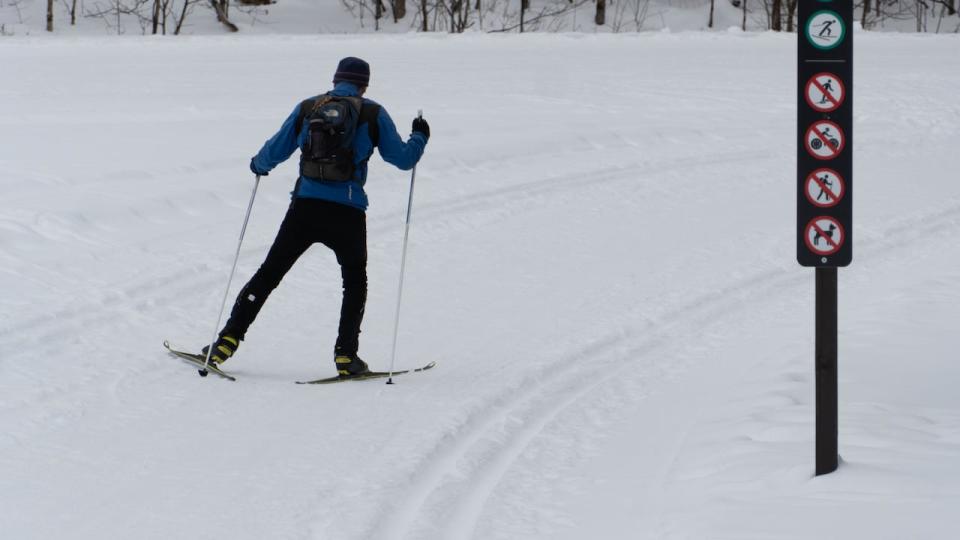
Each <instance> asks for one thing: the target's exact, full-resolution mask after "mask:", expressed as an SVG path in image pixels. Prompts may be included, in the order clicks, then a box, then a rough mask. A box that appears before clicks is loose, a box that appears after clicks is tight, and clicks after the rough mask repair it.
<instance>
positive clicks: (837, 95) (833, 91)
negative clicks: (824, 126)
mask: <svg viewBox="0 0 960 540" xmlns="http://www.w3.org/2000/svg"><path fill="white" fill-rule="evenodd" d="M804 95H805V96H806V98H807V105H810V107H811V108H812V109H813V110H815V111H817V112H822V113H828V112H833V111H835V110H837V109H839V108H840V106H841V105H843V100H844V99H846V97H847V88H846V87H845V86H844V85H843V81H841V80H840V77H837V76H836V75H834V74H833V73H827V72H823V73H817V74H816V75H814V76H813V77H810V80H809V81H807V88H806V91H805V92H804Z"/></svg>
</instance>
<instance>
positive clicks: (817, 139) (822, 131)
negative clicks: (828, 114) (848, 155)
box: [804, 120, 846, 161]
mask: <svg viewBox="0 0 960 540" xmlns="http://www.w3.org/2000/svg"><path fill="white" fill-rule="evenodd" d="M804 142H805V145H806V147H807V152H808V153H809V154H810V155H811V156H813V158H814V159H819V160H821V161H825V160H828V159H834V158H836V157H837V156H839V155H840V153H841V152H843V149H844V147H846V136H845V135H844V134H843V129H841V128H840V125H839V124H837V123H836V122H831V121H830V120H817V121H816V122H814V123H813V125H811V126H810V127H809V128H807V135H806V138H805V141H804Z"/></svg>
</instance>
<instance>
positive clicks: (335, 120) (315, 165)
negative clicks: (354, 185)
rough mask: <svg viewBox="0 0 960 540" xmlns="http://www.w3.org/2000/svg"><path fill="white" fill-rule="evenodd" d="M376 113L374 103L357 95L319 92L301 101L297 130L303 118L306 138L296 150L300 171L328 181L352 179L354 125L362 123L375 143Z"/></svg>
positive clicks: (353, 166)
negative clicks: (312, 97)
mask: <svg viewBox="0 0 960 540" xmlns="http://www.w3.org/2000/svg"><path fill="white" fill-rule="evenodd" d="M378 113H379V107H378V106H377V105H373V104H370V105H367V104H365V103H364V102H363V99H362V98H359V97H336V96H331V95H323V96H320V97H319V98H317V99H308V100H306V101H304V102H303V103H301V104H300V114H299V118H298V121H297V131H298V135H299V131H300V130H301V129H302V128H303V123H304V122H306V123H307V125H306V129H307V139H306V141H305V142H304V145H303V148H302V149H301V154H300V175H301V176H306V177H309V178H315V179H317V180H326V181H332V182H346V181H349V180H352V179H353V175H354V172H355V171H356V166H355V165H354V158H355V156H354V150H353V146H354V138H355V137H356V134H357V127H358V126H359V125H360V124H362V123H366V124H367V126H368V130H369V132H370V139H371V140H372V142H373V145H374V146H377V142H378V141H377V139H378V138H379V137H378V135H379V133H378V130H377V114H378Z"/></svg>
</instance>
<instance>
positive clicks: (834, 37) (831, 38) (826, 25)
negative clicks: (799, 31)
mask: <svg viewBox="0 0 960 540" xmlns="http://www.w3.org/2000/svg"><path fill="white" fill-rule="evenodd" d="M805 32H806V34H807V41H809V42H810V44H811V45H813V46H814V47H816V48H817V49H820V50H821V51H829V50H830V49H834V48H836V47H837V46H839V45H840V44H841V43H843V38H845V37H846V35H847V27H846V26H844V23H843V17H841V16H840V15H838V14H837V13H836V12H834V11H830V10H828V9H825V10H822V11H817V12H816V13H814V14H813V15H810V18H809V19H807V26H806V30H805Z"/></svg>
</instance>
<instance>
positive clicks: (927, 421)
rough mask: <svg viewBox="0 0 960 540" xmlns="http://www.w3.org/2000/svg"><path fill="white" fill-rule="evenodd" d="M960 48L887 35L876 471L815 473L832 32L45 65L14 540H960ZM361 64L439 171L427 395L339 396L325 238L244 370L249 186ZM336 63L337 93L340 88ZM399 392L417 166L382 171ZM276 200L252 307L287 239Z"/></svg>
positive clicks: (426, 330)
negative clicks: (808, 115) (298, 111)
mask: <svg viewBox="0 0 960 540" xmlns="http://www.w3.org/2000/svg"><path fill="white" fill-rule="evenodd" d="M958 46H960V42H958V39H957V38H956V37H929V36H907V35H899V36H890V35H873V34H863V33H860V34H858V43H857V47H858V53H857V64H856V83H857V89H856V92H857V93H856V102H857V110H856V140H855V151H856V158H855V167H856V183H855V184H856V185H855V189H856V193H855V199H854V200H855V208H854V219H855V224H856V229H857V231H856V244H855V246H854V264H853V265H852V266H851V267H850V268H848V269H843V270H841V271H840V310H841V313H840V327H841V335H840V400H841V403H840V406H841V417H840V422H841V424H840V426H841V427H840V445H841V447H840V452H841V455H842V458H843V464H842V465H841V468H840V469H839V470H838V471H837V472H836V473H834V474H832V475H828V476H824V477H819V478H814V477H813V457H814V454H813V450H814V425H813V417H814V415H813V392H814V387H813V377H812V375H813V306H812V304H813V285H814V280H813V272H812V271H811V270H809V269H803V268H800V267H799V266H797V264H796V262H795V261H794V255H795V238H794V230H793V229H794V227H795V217H794V212H795V193H796V192H795V186H794V183H795V175H794V166H795V165H794V162H795V159H794V155H795V148H794V144H795V125H794V123H795V95H794V93H795V75H794V71H795V68H794V65H795V36H792V35H773V34H762V35H743V34H738V33H731V34H724V33H720V34H683V33H681V34H646V35H626V36H582V35H580V36H557V35H535V36H523V37H520V36H479V35H477V36H462V37H460V38H458V39H450V38H449V37H447V36H440V35H424V36H392V37H391V36H373V37H370V36H367V37H357V36H341V37H289V36H272V37H271V36H263V37H253V38H249V37H248V38H247V39H235V38H223V37H187V38H183V39H178V40H176V41H173V40H169V39H137V40H133V39H105V38H97V39H83V40H78V39H72V38H64V39H29V38H28V39H16V40H7V41H4V42H2V46H0V65H2V66H3V67H4V70H3V73H4V76H3V84H2V85H0V197H2V200H3V205H2V206H0V276H2V281H0V283H2V285H3V289H2V290H3V295H2V296H0V531H3V532H2V535H0V536H2V537H3V538H11V539H50V538H58V539H60V538H70V539H87V538H90V539H93V538H140V539H153V538H156V539H169V538H197V539H200V538H202V539H207V538H225V539H226V538H229V539H231V540H239V539H247V538H249V539H262V538H272V539H283V538H291V539H292V538H316V539H338V540H339V539H365V538H373V539H461V538H478V539H481V538H482V539H507V538H509V539H518V538H523V539H583V538H604V539H608V538H609V539H697V540H699V539H737V540H742V539H751V538H756V539H764V540H768V539H774V538H776V539H811V538H822V539H834V538H835V539H845V540H846V539H864V540H867V539H870V540H875V539H890V540H893V539H907V538H909V539H943V540H947V539H952V538H956V536H957V531H958V530H960V517H958V515H957V512H956V508H957V507H958V505H960V397H958V396H960V394H958V392H957V390H956V388H955V386H956V383H957V382H958V381H960V364H958V363H957V362H956V358H955V342H956V336H957V332H956V330H955V326H956V322H957V321H958V320H960V307H958V301H960V284H958V280H960V243H958V242H956V236H957V234H958V233H960V184H958V183H957V182H956V174H957V164H958V161H957V156H956V141H957V140H958V134H960V127H958V126H960V105H958V104H957V102H956V99H955V96H956V88H958V87H960V56H958V55H957V54H956V51H957V50H958ZM346 55H358V56H362V57H364V58H366V59H368V60H369V61H370V62H371V64H372V67H373V77H372V82H371V88H370V94H369V95H370V96H371V97H373V98H374V99H377V100H378V101H380V102H381V103H383V104H384V105H385V106H386V107H387V109H388V110H389V111H390V112H391V114H392V115H393V117H394V118H395V119H396V120H397V124H398V125H400V126H401V127H402V128H403V131H404V132H406V129H407V127H408V126H409V122H410V119H411V118H412V117H413V115H414V114H415V112H416V110H417V109H418V108H423V109H424V110H425V115H426V117H427V118H428V119H429V121H430V123H431V127H432V131H433V140H431V142H430V144H429V146H428V148H427V153H426V155H425V157H424V160H423V161H422V162H421V165H420V167H419V169H418V176H417V180H418V182H417V192H416V202H415V208H414V225H413V228H412V230H411V243H410V251H409V255H408V257H409V258H408V264H407V280H406V288H405V290H404V306H403V319H402V323H401V336H400V349H399V355H398V356H399V358H398V363H399V364H400V365H398V367H400V368H406V367H412V366H415V365H418V364H421V363H423V362H425V361H428V360H437V361H438V362H439V366H438V367H437V368H436V369H435V370H433V371H431V372H429V373H424V374H421V375H415V376H407V377H404V378H398V379H397V383H398V384H396V385H395V386H386V385H384V384H382V383H381V382H365V383H350V384H341V385H335V386H331V387H304V386H297V385H294V384H292V383H293V381H294V380H298V379H304V378H310V377H320V376H329V375H332V374H333V363H332V361H331V358H330V350H331V348H332V342H333V338H334V334H335V331H336V318H337V315H338V311H339V273H338V270H337V267H336V262H335V261H334V259H333V257H332V255H331V254H330V253H328V252H326V251H325V250H323V249H322V248H319V247H318V248H314V249H313V250H311V251H310V252H308V253H307V255H306V256H305V257H304V258H303V259H302V260H301V261H300V262H299V263H298V265H297V266H296V267H295V268H294V269H293V271H292V272H291V273H290V274H289V275H288V277H287V279H286V280H285V281H284V282H283V284H282V285H281V286H280V287H279V288H278V289H277V290H276V292H275V293H274V295H273V296H272V297H271V299H270V301H269V302H268V304H267V306H266V307H265V309H264V311H263V312H262V314H261V317H260V318H259V319H258V321H257V322H256V323H255V324H254V326H253V327H252V329H251V331H250V333H249V335H248V339H247V341H246V342H245V343H244V344H243V347H242V348H241V350H240V352H239V354H238V356H237V357H235V358H234V359H232V360H231V361H230V362H229V363H228V364H227V368H228V369H229V370H230V371H231V372H233V373H234V374H235V375H236V376H237V377H238V379H239V380H238V381H237V382H235V383H232V382H229V381H225V380H220V379H215V378H213V377H210V378H206V379H201V378H200V377H197V376H196V374H195V372H194V371H193V370H191V369H190V368H189V367H188V366H186V365H185V364H182V363H181V362H179V361H178V360H175V359H173V358H171V357H169V356H168V355H167V354H166V353H165V352H164V351H163V349H162V347H161V346H160V344H161V342H162V340H163V339H165V338H169V339H171V340H173V341H174V342H175V343H178V344H181V345H185V346H188V347H199V346H200V345H202V344H203V343H204V341H205V340H206V339H208V338H209V335H210V334H211V333H212V331H213V328H212V326H213V323H214V318H215V317H216V313H217V310H218V309H219V304H220V300H221V298H222V294H223V289H222V287H223V284H224V281H225V279H226V277H227V274H228V272H229V269H230V264H231V262H232V257H233V252H234V249H235V245H236V239H237V235H238V233H239V227H240V224H241V220H242V218H243V212H244V210H245V208H246V204H247V201H248V198H249V195H250V190H251V188H252V186H253V180H252V177H251V175H250V174H249V171H248V170H247V161H248V159H249V157H250V156H251V155H252V154H253V153H254V152H256V150H257V149H258V148H259V146H260V144H261V143H262V142H263V141H264V140H265V139H266V138H267V137H269V136H270V135H271V134H272V133H273V132H274V130H275V129H276V128H277V127H278V126H279V124H280V122H281V121H282V120H283V118H284V117H285V116H286V115H287V114H288V113H289V111H290V110H291V109H292V107H293V106H294V105H295V104H296V103H297V102H298V101H299V100H300V99H302V98H303V97H305V96H307V95H310V94H312V93H315V92H319V91H322V90H324V89H326V87H327V85H328V81H329V79H330V75H331V73H332V70H333V68H334V66H335V65H336V61H337V60H338V59H339V58H340V57H342V56H346ZM306 66H315V70H314V71H313V72H311V73H305V72H304V70H305V67H306ZM372 163H373V165H372V167H371V174H370V182H369V192H370V196H371V200H372V205H371V208H370V211H369V213H368V219H369V229H370V239H369V240H370V297H369V302H368V308H367V317H366V320H365V325H364V334H363V345H362V348H361V353H362V355H363V356H364V357H365V358H366V359H367V360H368V361H370V362H371V363H372V364H374V365H375V366H376V367H380V368H383V367H386V364H387V362H388V359H389V355H390V345H391V335H392V331H393V314H394V311H393V310H394V307H395V305H394V301H395V297H396V292H397V291H396V286H397V276H398V271H399V263H400V246H401V240H402V235H403V219H404V212H405V209H406V194H407V189H408V186H409V176H408V175H407V174H405V173H402V172H400V171H397V170H395V169H392V168H390V167H388V166H386V165H384V164H383V163H382V162H379V161H377V160H376V159H375V160H374V161H373V162H372ZM295 170H296V168H295V163H294V160H292V161H291V162H290V163H287V164H285V165H283V166H281V167H280V168H278V169H277V170H276V171H275V172H273V173H271V175H270V176H269V177H267V178H265V179H264V181H263V183H262V185H261V189H260V192H259V194H258V197H257V200H256V204H255V207H254V211H253V216H252V219H251V223H250V227H249V229H248V231H247V240H246V242H245V244H244V247H243V250H242V253H241V258H240V266H239V270H238V277H237V281H236V282H235V284H234V289H233V292H235V291H236V290H237V289H238V288H239V286H240V285H242V283H243V282H244V281H245V280H246V279H247V278H248V277H249V276H250V275H251V274H252V272H253V271H254V270H255V269H256V267H257V266H258V265H259V263H260V262H261V260H262V258H263V256H264V254H265V251H266V249H267V247H268V246H269V244H270V242H271V240H272V238H273V235H274V233H275V232H276V228H277V225H278V224H279V220H280V218H281V216H282V215H283V212H284V210H285V208H286V204H287V200H288V192H289V191H290V189H291V185H292V179H293V176H294V174H295Z"/></svg>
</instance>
